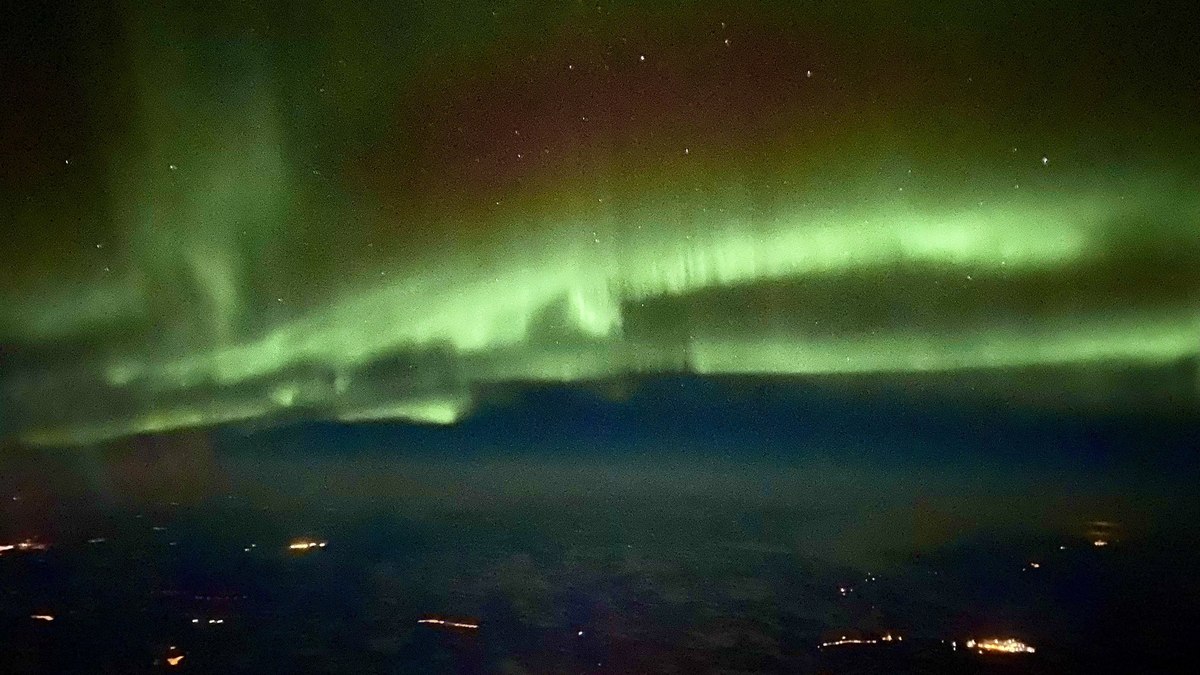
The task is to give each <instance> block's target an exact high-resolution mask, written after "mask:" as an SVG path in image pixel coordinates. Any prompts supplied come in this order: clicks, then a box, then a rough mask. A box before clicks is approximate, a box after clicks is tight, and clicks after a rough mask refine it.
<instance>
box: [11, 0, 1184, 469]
mask: <svg viewBox="0 0 1200 675" xmlns="http://www.w3.org/2000/svg"><path fill="white" fill-rule="evenodd" d="M143 4H145V3H125V2H113V3H105V2H95V3H91V2H83V3H65V4H64V3H44V6H41V7H37V8H32V9H29V8H27V9H25V10H24V11H23V12H22V13H20V14H17V15H15V16H12V17H9V18H8V19H6V20H5V21H4V22H3V23H4V28H3V29H0V30H3V39H2V40H0V50H2V51H0V87H2V88H3V91H5V93H6V99H5V100H6V102H5V106H4V112H3V113H2V115H3V124H0V157H3V160H2V161H0V203H2V204H3V205H4V208H3V210H2V211H0V213H3V222H4V227H5V231H6V233H7V234H8V237H7V240H6V245H5V247H4V254H3V255H4V259H3V262H4V264H3V265H0V350H2V351H0V359H2V360H0V364H2V365H0V368H2V370H0V386H2V393H0V396H2V398H0V406H2V408H3V413H0V436H3V437H7V438H15V439H21V440H23V441H25V442H30V443H35V444H48V445H75V444H81V443H90V442H94V441H100V440H105V439H110V438H114V437H122V436H125V435H128V434H133V433H139V432H153V431H168V430H174V429H184V428H189V427H196V426H211V425H220V424H224V423H228V422H239V423H246V422H249V423H255V422H257V421H259V420H271V419H276V418H278V417H283V418H286V419H289V420H294V419H297V418H300V419H309V418H312V419H316V420H338V421H344V422H356V421H362V420H397V421H401V422H418V423H424V424H462V423H466V422H464V420H470V419H471V418H472V417H473V416H474V415H485V417H486V415H487V414H492V413H489V412H488V411H490V410H495V409H498V408H499V409H508V408H505V406H507V405H509V403H506V401H511V400H513V398H512V397H513V396H516V397H517V399H516V400H519V401H525V404H527V405H529V406H537V405H541V404H542V403H544V402H543V401H539V399H537V397H536V396H535V397H533V398H529V399H526V398H521V396H522V395H520V394H514V393H513V392H519V391H525V390H527V389H528V388H530V387H532V388H533V389H538V388H541V387H554V388H556V389H557V390H566V391H570V390H571V389H572V388H583V389H587V390H588V391H592V390H599V391H603V392H604V393H605V395H606V396H608V397H610V398H613V399H615V400H621V399H622V397H623V396H627V395H629V392H630V390H636V389H637V388H638V385H639V383H640V382H642V381H643V380H644V378H647V377H648V378H651V379H653V378H656V377H659V376H664V375H665V376H671V375H673V374H679V373H689V374H692V375H693V376H695V379H694V380H692V379H689V380H688V381H693V382H695V381H702V380H703V377H715V378H725V377H731V376H736V377H737V378H738V382H739V383H740V384H739V385H738V386H737V387H734V390H736V391H740V392H745V391H748V390H753V387H754V386H755V385H754V383H755V382H756V381H761V382H764V383H778V382H780V381H781V380H786V381H787V382H788V383H789V384H788V385H787V386H788V387H801V388H802V389H803V388H805V387H809V386H810V385H812V383H814V382H817V383H819V385H820V389H819V391H822V392H830V391H832V392H837V393H836V394H830V396H833V397H834V398H836V397H838V396H851V397H852V398H853V397H855V396H857V397H859V398H857V399H855V400H857V401H858V403H856V404H855V405H857V406H859V408H856V410H858V411H859V412H856V413H854V414H856V415H862V414H868V413H862V412H861V411H862V410H867V411H870V410H877V411H879V414H880V415H885V416H886V415H887V414H889V411H891V410H892V409H890V408H887V407H875V406H877V404H876V403H875V402H873V401H874V399H872V398H871V396H873V395H874V394H872V393H871V392H877V391H881V390H882V391H887V392H891V393H890V396H891V397H892V399H893V400H902V401H905V405H908V406H914V407H915V408H918V409H919V408H921V406H922V405H924V406H926V407H933V408H936V409H938V410H942V409H944V410H948V411H953V410H960V409H964V407H966V408H969V409H971V410H986V409H988V407H989V406H999V408H1001V409H1004V410H1010V411H1014V412H1013V414H1014V415H1017V418H1018V419H1027V418H1028V417H1027V416H1034V417H1037V416H1039V415H1040V416H1049V417H1053V416H1055V415H1059V414H1063V415H1066V416H1068V417H1069V418H1070V419H1071V420H1076V419H1087V420H1093V421H1095V420H1100V422H1097V424H1100V425H1101V426H1099V427H1097V428H1101V429H1105V428H1112V427H1105V426H1103V425H1104V424H1117V423H1115V422H1111V421H1110V422H1104V420H1106V419H1108V420H1111V419H1115V418H1118V417H1121V416H1123V415H1125V414H1127V413H1131V412H1132V413H1135V414H1137V415H1145V414H1150V413H1153V414H1155V415H1165V416H1167V417H1170V418H1171V419H1173V420H1176V421H1178V420H1179V419H1180V418H1182V419H1184V420H1188V419H1194V417H1195V414H1196V411H1197V405H1198V399H1200V393H1198V390H1200V374H1198V370H1197V357H1198V352H1200V337H1198V336H1200V304H1198V302H1197V301H1198V300H1200V274H1197V272H1196V270H1197V269H1198V265H1200V197H1198V194H1200V193H1197V191H1196V189H1195V185H1197V184H1198V182H1197V178H1200V162H1198V160H1197V158H1198V157H1200V152H1197V151H1198V150H1200V133H1198V132H1200V90H1198V85H1197V83H1198V82H1200V78H1198V74H1200V69H1197V67H1196V61H1197V57H1196V54H1197V53H1200V48H1198V45H1200V39H1198V34H1197V30H1196V29H1195V24H1194V22H1190V21H1187V20H1186V19H1185V18H1184V15H1182V14H1178V13H1173V12H1171V11H1169V9H1168V8H1166V6H1165V5H1164V6H1153V7H1152V6H1149V5H1146V4H1145V3H1132V2H1121V3H1094V2H1062V1H1058V2H1021V3H1016V4H1013V3H974V2H968V3H908V2H890V1H884V0H875V1H870V2H857V3H849V4H847V5H842V4H837V3H758V2H735V3H687V2H680V3H666V2H663V3H611V2H584V3H575V2H570V3H554V4H547V3H537V6H535V5H533V4H530V5H525V4H522V3H511V2H510V3H505V2H489V3H478V2H471V3H450V2H447V3H423V4H417V3H396V2H377V3H376V2H365V3H352V4H353V6H348V5H346V3H342V2H300V3H243V2H237V3H225V2H215V3H200V4H196V3H165V4H164V5H163V6H162V7H159V8H153V9H152V8H146V7H142V6H141V5H143ZM772 386H774V385H772ZM653 391H659V390H656V389H655V390H653ZM696 391H700V392H705V391H708V390H707V389H704V388H703V387H698V388H696ZM805 391H808V390H807V389H805ZM847 392H849V393H847ZM697 395H703V394H697ZM663 396H664V397H666V398H667V400H668V401H669V400H670V396H671V395H670V394H665V393H664V394H663ZM724 396H725V394H722V395H721V396H717V397H715V398H713V399H712V401H710V402H709V403H707V404H706V405H714V406H717V407H718V408H719V407H720V406H719V405H718V404H719V403H720V402H721V401H725V400H728V399H727V398H722V397H724ZM806 396H808V394H806ZM810 398H811V397H810ZM817 399H818V400H819V397H817ZM749 400H753V399H752V397H751V399H749ZM806 400H808V399H806ZM613 405H614V406H616V408H614V409H616V410H626V409H625V408H621V407H620V406H619V405H618V404H615V403H614V404H613ZM664 405H669V404H664ZM731 405H734V406H735V407H736V405H747V404H746V403H745V401H742V402H741V403H737V404H736V405H735V404H731ZM839 405H840V404H839ZM806 406H807V407H806ZM972 406H974V407H972ZM835 407H836V406H835ZM796 409H797V410H803V411H807V414H809V415H811V416H818V415H820V414H822V412H821V411H822V410H824V409H823V408H821V407H820V406H819V405H816V404H812V405H808V404H806V405H805V406H800V407H798V408H796ZM722 410H725V409H722ZM782 410H783V409H782V408H780V411H777V412H776V413H773V414H776V415H777V416H784V415H785V413H784V412H782ZM726 412H728V411H726ZM514 414H517V415H518V417H519V416H520V415H523V414H526V413H524V412H522V413H514ZM729 414H730V415H732V416H733V418H736V415H737V414H739V413H736V412H729ZM839 414H840V413H839ZM931 414H942V413H931ZM946 414H948V415H953V414H956V413H952V412H949V413H946ZM851 417H853V416H852V415H851ZM763 419H766V416H760V422H759V423H761V424H764V425H765V427H767V428H779V423H778V419H779V417H776V418H772V420H774V421H772V420H766V421H761V420H763ZM847 419H849V418H847ZM476 424H481V422H477V423H476ZM1005 424H1009V423H1007V422H1005V423H999V422H998V423H997V426H996V427H994V429H995V430H996V431H997V433H998V432H999V431H1003V430H1005V429H1007V428H1008V427H1005ZM1065 424H1067V425H1068V426H1069V425H1070V424H1076V422H1074V421H1071V422H1066V423H1065ZM772 425H774V427H772ZM585 426H586V421H580V423H579V425H575V424H572V423H565V424H563V425H562V427H561V428H560V429H558V430H557V431H555V432H554V433H556V434H561V435H562V436H564V437H569V436H571V435H572V434H574V433H583V432H586V429H585V428H584V427H585ZM896 426H897V428H901V427H902V426H903V425H901V424H897V425H896ZM1035 426H1036V425H1035ZM470 428H475V427H470ZM1037 428H1041V427H1037ZM629 433H632V434H635V435H636V433H638V432H636V431H631V432H629ZM1054 433H1059V432H1054ZM1063 433H1068V434H1070V433H1075V432H1073V431H1070V432H1063ZM987 435H988V434H987V433H986V432H980V433H978V434H976V436H975V437H974V438H976V440H978V439H979V438H983V437H987ZM1051 435H1053V434H1051Z"/></svg>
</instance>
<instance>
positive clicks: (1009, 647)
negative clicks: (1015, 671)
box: [966, 638, 1035, 654]
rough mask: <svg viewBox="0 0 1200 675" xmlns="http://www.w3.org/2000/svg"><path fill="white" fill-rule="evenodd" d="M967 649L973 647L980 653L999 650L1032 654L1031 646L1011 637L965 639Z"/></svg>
mask: <svg viewBox="0 0 1200 675" xmlns="http://www.w3.org/2000/svg"><path fill="white" fill-rule="evenodd" d="M966 644H967V649H974V650H976V651H978V652H979V653H980V654H982V653H984V652H999V653H1003V654H1032V653H1033V652H1034V651H1035V650H1034V648H1033V647H1030V646H1029V645H1027V644H1025V643H1024V642H1021V641H1020V640H1016V639H1013V638H985V639H983V640H967V643H966Z"/></svg>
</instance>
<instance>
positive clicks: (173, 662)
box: [167, 654, 183, 666]
mask: <svg viewBox="0 0 1200 675" xmlns="http://www.w3.org/2000/svg"><path fill="white" fill-rule="evenodd" d="M181 661H183V654H179V655H177V656H168V657H167V665H169V666H177V665H179V663H180V662H181Z"/></svg>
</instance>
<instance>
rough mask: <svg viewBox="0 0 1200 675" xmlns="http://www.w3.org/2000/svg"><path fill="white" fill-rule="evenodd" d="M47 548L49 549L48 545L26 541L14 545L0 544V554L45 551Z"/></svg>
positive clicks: (30, 540)
mask: <svg viewBox="0 0 1200 675" xmlns="http://www.w3.org/2000/svg"><path fill="white" fill-rule="evenodd" d="M48 548H50V546H49V545H48V544H43V543H41V542H38V541H34V540H32V539H26V540H24V541H19V542H17V543H15V544H0V553H6V552H8V551H45V550H46V549H48Z"/></svg>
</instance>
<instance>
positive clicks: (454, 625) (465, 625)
mask: <svg viewBox="0 0 1200 675" xmlns="http://www.w3.org/2000/svg"><path fill="white" fill-rule="evenodd" d="M417 623H427V624H433V625H435V626H447V627H449V628H469V629H471V630H474V629H476V628H479V624H477V623H464V622H461V621H445V620H443V619H417Z"/></svg>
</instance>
